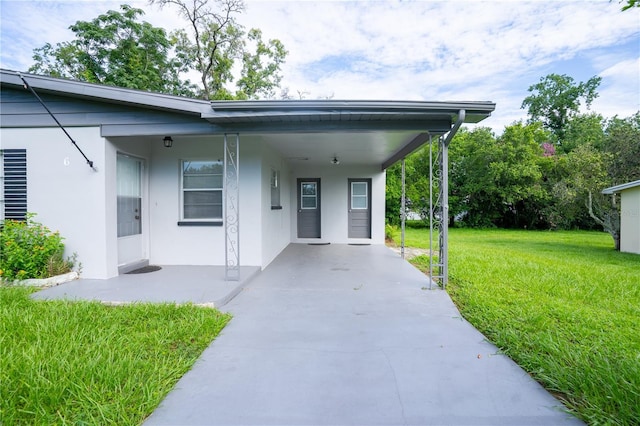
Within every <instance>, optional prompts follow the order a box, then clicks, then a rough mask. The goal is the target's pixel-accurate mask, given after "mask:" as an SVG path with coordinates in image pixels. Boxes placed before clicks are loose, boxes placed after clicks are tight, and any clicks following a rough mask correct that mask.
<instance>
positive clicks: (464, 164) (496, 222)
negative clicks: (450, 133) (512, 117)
mask: <svg viewBox="0 0 640 426" xmlns="http://www.w3.org/2000/svg"><path fill="white" fill-rule="evenodd" d="M548 140H549V134H548V133H547V132H546V131H545V130H544V129H542V127H541V125H540V123H532V124H527V125H524V124H522V123H515V124H513V125H511V126H507V127H506V128H505V131H504V133H503V134H502V135H501V136H500V137H498V138H496V137H495V136H494V135H493V133H492V132H491V130H489V129H487V128H478V129H474V130H473V131H459V132H458V134H457V135H456V136H455V137H454V139H453V141H452V142H451V149H450V158H451V179H450V180H451V185H450V186H451V198H450V199H449V206H450V207H449V211H450V213H451V214H452V215H454V216H456V215H457V216H462V221H463V223H464V224H465V225H467V226H473V227H486V226H499V227H520V228H537V227H541V226H543V225H544V223H543V215H542V213H541V211H542V209H543V208H544V206H545V205H546V204H545V203H546V201H547V199H548V193H547V191H546V190H545V188H544V187H543V185H542V165H541V163H542V161H543V159H544V158H545V157H544V151H543V148H542V145H543V143H545V142H546V141H548Z"/></svg>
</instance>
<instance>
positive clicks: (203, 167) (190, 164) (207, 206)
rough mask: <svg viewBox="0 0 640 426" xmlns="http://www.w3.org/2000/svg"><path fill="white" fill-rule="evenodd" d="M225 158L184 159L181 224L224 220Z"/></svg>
mask: <svg viewBox="0 0 640 426" xmlns="http://www.w3.org/2000/svg"><path fill="white" fill-rule="evenodd" d="M223 170H224V168H223V164H222V161H220V160H218V161H207V160H195V161H191V160H183V161H182V168H181V173H182V176H181V177H182V179H181V181H182V183H181V196H182V200H181V209H182V212H181V219H182V220H183V221H184V222H180V223H179V224H180V225H188V224H190V223H198V222H207V221H209V222H211V221H222V180H223V179H222V175H223Z"/></svg>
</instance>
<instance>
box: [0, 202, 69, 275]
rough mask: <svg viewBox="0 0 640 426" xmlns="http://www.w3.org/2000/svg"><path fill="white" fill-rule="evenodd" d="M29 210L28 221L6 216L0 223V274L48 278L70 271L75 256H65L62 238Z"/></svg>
mask: <svg viewBox="0 0 640 426" xmlns="http://www.w3.org/2000/svg"><path fill="white" fill-rule="evenodd" d="M34 216H35V215H34V214H28V215H27V219H26V220H25V221H17V220H10V219H7V220H5V221H4V222H3V223H2V225H1V226H0V248H1V251H0V278H2V279H5V280H24V279H29V278H47V277H50V276H54V275H58V274H62V273H65V272H69V271H70V270H71V268H72V267H73V263H74V262H73V260H72V259H65V258H64V244H63V242H62V240H63V238H62V237H61V236H60V234H59V233H58V232H51V231H50V230H49V229H48V228H47V227H46V226H44V225H42V224H41V223H38V222H36V221H34V220H33V217H34Z"/></svg>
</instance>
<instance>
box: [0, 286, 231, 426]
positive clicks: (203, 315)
mask: <svg viewBox="0 0 640 426" xmlns="http://www.w3.org/2000/svg"><path fill="white" fill-rule="evenodd" d="M31 291H32V290H29V289H25V288H20V287H0V383H1V386H0V424H6V425H10V424H11V425H13V424H77V425H85V424H118V425H137V424H140V423H141V422H142V421H143V420H144V419H145V418H146V417H147V416H149V415H150V414H151V412H152V411H153V410H154V409H155V408H156V406H157V405H158V404H159V403H160V401H161V400H162V399H163V398H164V396H165V395H166V394H167V393H168V392H169V391H170V390H171V389H172V388H173V386H174V385H175V383H176V382H177V381H178V379H179V378H180V377H181V376H182V375H183V374H184V373H186V372H187V371H188V370H189V369H190V368H191V366H192V365H193V363H194V362H195V361H196V359H197V358H198V357H199V355H200V354H201V353H202V351H203V350H204V349H205V348H206V347H207V346H208V345H209V343H210V342H211V341H212V340H213V339H214V338H215V337H216V336H217V335H218V333H219V332H220V331H221V330H222V328H224V326H225V325H226V324H227V322H228V321H229V319H230V316H229V315H228V314H222V313H220V312H219V311H216V310H214V309H209V308H201V307H197V306H193V305H183V306H177V305H173V304H161V305H152V304H134V305H128V306H117V307H116V306H105V305H102V304H100V303H97V302H66V301H34V300H32V299H30V297H29V294H30V292H31Z"/></svg>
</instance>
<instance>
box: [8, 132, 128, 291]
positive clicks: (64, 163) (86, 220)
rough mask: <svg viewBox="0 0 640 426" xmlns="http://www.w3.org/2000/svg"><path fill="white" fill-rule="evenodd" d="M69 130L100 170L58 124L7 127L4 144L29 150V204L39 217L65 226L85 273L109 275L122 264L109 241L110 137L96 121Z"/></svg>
mask: <svg viewBox="0 0 640 426" xmlns="http://www.w3.org/2000/svg"><path fill="white" fill-rule="evenodd" d="M68 131H69V133H70V134H71V136H72V137H73V138H74V139H75V140H76V141H77V143H78V145H80V146H81V148H82V149H83V150H84V152H85V153H86V155H87V156H88V157H89V158H90V159H91V160H93V161H94V162H95V165H96V166H97V168H98V171H97V172H95V171H93V170H91V169H90V168H89V166H88V165H87V164H86V162H85V160H84V158H82V156H81V155H80V153H79V152H78V151H77V150H76V149H75V148H74V147H73V145H72V144H71V143H70V142H69V140H68V139H67V137H66V136H65V135H64V133H63V132H62V131H61V130H60V129H59V128H57V127H55V128H39V129H6V128H3V129H0V140H2V148H3V149H20V148H23V149H26V150H27V158H28V167H27V194H28V197H27V210H28V211H29V212H30V213H36V215H37V216H36V217H35V220H36V221H38V222H41V223H43V224H44V225H46V226H47V227H49V228H50V229H51V230H54V231H56V230H57V231H60V234H61V235H62V236H63V237H64V238H65V241H64V242H65V255H67V256H70V255H72V254H73V253H77V255H78V260H79V261H80V262H81V263H82V274H83V276H84V277H87V278H108V277H111V276H114V275H116V274H117V270H115V269H114V268H112V267H110V265H109V261H110V253H109V252H108V247H107V237H108V230H107V223H108V221H109V220H110V218H109V216H110V214H111V212H110V210H109V206H108V203H107V198H106V197H105V190H104V188H105V182H106V180H107V176H109V175H110V173H112V171H111V170H109V165H108V164H107V163H106V162H105V159H106V151H105V140H104V139H103V138H102V137H100V130H99V128H97V127H90V128H71V129H68Z"/></svg>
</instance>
